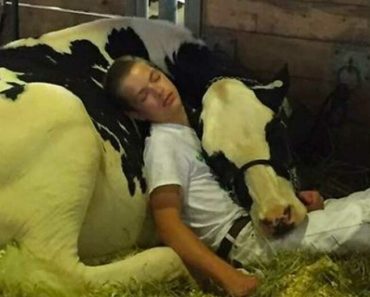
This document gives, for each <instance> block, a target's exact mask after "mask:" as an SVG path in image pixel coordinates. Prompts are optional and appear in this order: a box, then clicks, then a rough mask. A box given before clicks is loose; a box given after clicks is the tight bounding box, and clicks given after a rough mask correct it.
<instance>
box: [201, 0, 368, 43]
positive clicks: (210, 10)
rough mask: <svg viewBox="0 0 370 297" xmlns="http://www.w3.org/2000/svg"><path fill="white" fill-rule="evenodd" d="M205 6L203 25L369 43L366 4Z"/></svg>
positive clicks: (232, 0) (264, 1)
mask: <svg viewBox="0 0 370 297" xmlns="http://www.w3.org/2000/svg"><path fill="white" fill-rule="evenodd" d="M205 7H206V11H205V23H206V25H207V26H214V27H223V28H229V29H236V30H242V31H247V32H258V33H263V34H274V35H280V36H287V37H298V38H304V39H318V40H322V41H338V42H351V43H361V44H364V43H365V44H368V45H370V17H369V16H370V7H360V6H356V5H348V4H346V5H344V4H333V3H332V4H330V3H323V2H314V3H312V2H302V1H290V0H287V1H268V0H258V1H256V0H243V1H239V0H229V1H226V2H225V1H223V0H212V1H209V0H208V1H206V6H205Z"/></svg>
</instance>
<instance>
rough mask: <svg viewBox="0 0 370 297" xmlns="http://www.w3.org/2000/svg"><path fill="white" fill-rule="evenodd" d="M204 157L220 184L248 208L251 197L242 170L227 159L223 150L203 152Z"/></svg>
mask: <svg viewBox="0 0 370 297" xmlns="http://www.w3.org/2000/svg"><path fill="white" fill-rule="evenodd" d="M204 158H205V160H206V162H207V164H209V166H210V168H211V169H212V172H213V173H214V176H215V178H216V180H217V181H218V183H219V184H220V186H221V187H222V188H223V189H224V190H225V191H227V192H228V193H229V194H230V197H232V198H234V199H235V200H236V202H237V203H238V204H239V205H241V206H242V207H244V208H246V209H248V210H249V209H250V207H251V205H252V198H251V197H250V194H249V191H248V188H247V186H246V185H245V181H244V172H243V171H241V170H240V169H239V168H238V167H237V166H236V165H235V164H234V163H233V162H231V161H230V160H229V159H227V158H226V157H225V155H224V153H223V152H217V153H215V154H212V155H211V156H208V155H207V153H206V152H204Z"/></svg>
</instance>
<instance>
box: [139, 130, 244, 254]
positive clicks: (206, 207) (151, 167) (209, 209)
mask: <svg viewBox="0 0 370 297" xmlns="http://www.w3.org/2000/svg"><path fill="white" fill-rule="evenodd" d="M144 162H145V168H146V169H145V173H146V178H147V183H148V188H149V193H151V192H152V191H153V190H154V189H155V188H157V187H159V186H163V185H169V184H176V185H180V186H181V187H182V190H183V201H182V214H181V216H182V220H183V222H184V223H185V224H186V225H187V226H189V227H190V228H191V229H192V230H193V232H194V233H195V234H196V235H197V236H198V237H199V238H200V239H201V240H202V241H203V242H204V243H205V244H206V245H208V246H209V247H211V248H212V249H214V250H216V249H217V247H218V246H219V244H220V242H221V240H222V239H223V238H224V236H225V235H226V233H227V231H228V230H229V229H230V227H231V224H232V222H233V221H234V220H235V219H237V218H238V217H240V216H243V215H246V211H245V210H244V209H243V208H241V207H240V206H238V205H237V204H236V203H235V202H234V201H232V199H231V198H230V197H229V196H228V193H227V192H226V191H225V190H223V189H222V188H221V187H220V185H219V184H218V182H217V181H216V180H215V178H214V176H213V175H212V173H211V172H210V168H209V167H208V165H207V164H206V163H205V161H204V160H203V157H202V155H201V145H200V141H199V139H198V137H197V135H196V133H195V131H194V130H193V129H192V128H190V127H187V126H183V125H178V124H152V127H151V135H150V136H149V137H147V139H146V141H145V150H144Z"/></svg>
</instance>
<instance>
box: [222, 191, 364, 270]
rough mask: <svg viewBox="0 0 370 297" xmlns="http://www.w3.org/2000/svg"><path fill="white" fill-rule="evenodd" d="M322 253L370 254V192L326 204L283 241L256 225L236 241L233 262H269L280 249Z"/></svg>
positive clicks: (231, 255) (231, 254) (311, 214)
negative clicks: (258, 230)
mask: <svg viewBox="0 0 370 297" xmlns="http://www.w3.org/2000/svg"><path fill="white" fill-rule="evenodd" d="M294 249H309V250H313V251H320V252H332V251H336V252H346V251H370V189H367V190H366V191H361V192H356V193H353V194H351V195H349V196H347V197H344V198H340V199H328V200H326V201H325V209H323V210H317V211H313V212H310V213H309V214H308V216H307V218H306V220H305V221H304V222H303V223H302V224H301V225H299V226H298V227H297V228H295V229H294V230H292V231H291V232H290V233H288V234H287V235H285V236H283V237H282V238H279V239H266V238H264V237H262V236H259V235H258V234H257V233H256V232H255V230H254V228H253V225H252V223H249V224H247V225H246V226H245V227H244V228H243V229H242V230H241V232H240V233H239V235H238V236H237V238H236V239H235V242H234V245H233V247H232V249H231V251H230V254H229V257H230V259H231V260H236V261H238V262H240V263H241V264H243V265H247V264H248V263H250V262H254V261H258V260H268V258H269V257H271V256H273V255H274V253H275V252H276V251H278V250H294Z"/></svg>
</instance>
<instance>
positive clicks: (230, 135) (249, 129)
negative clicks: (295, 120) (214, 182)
mask: <svg viewBox="0 0 370 297" xmlns="http://www.w3.org/2000/svg"><path fill="white" fill-rule="evenodd" d="M284 84H285V82H284V81H283V80H275V81H274V82H272V83H271V84H268V85H259V84H257V83H251V84H249V85H250V86H249V87H247V86H246V84H244V83H243V82H242V81H240V80H237V79H230V78H223V79H219V80H217V81H216V82H214V83H212V84H211V85H210V87H209V88H208V89H207V91H206V93H205V95H204V97H203V109H202V113H201V116H200V119H201V123H202V126H203V129H202V135H201V137H202V144H203V149H204V150H205V152H206V155H208V156H207V158H208V160H209V163H210V165H211V167H212V168H213V169H214V170H215V171H216V173H217V174H218V175H219V176H221V179H222V178H225V179H226V180H227V181H226V184H227V182H230V181H231V182H232V183H233V185H232V187H233V188H234V190H236V191H238V185H237V184H238V176H240V177H241V180H242V183H243V187H244V189H245V190H244V193H245V197H242V198H241V199H245V200H247V199H249V197H248V196H250V197H251V198H252V200H253V204H252V219H253V221H254V223H255V225H256V226H258V228H259V229H260V230H261V231H263V233H264V234H267V235H273V236H275V235H279V234H282V233H285V232H286V231H288V230H290V229H292V228H293V227H294V226H296V225H298V224H299V223H300V222H301V221H302V220H303V219H304V217H305V215H306V208H305V207H304V205H303V204H302V203H301V202H300V200H299V199H298V198H297V196H296V194H295V193H296V189H295V188H294V186H293V184H292V182H291V178H290V177H291V175H292V174H291V171H290V165H291V158H290V154H289V148H288V147H287V146H288V143H287V138H286V136H285V131H284V130H285V127H284V125H283V124H282V122H281V121H280V119H279V117H278V116H277V113H278V110H279V108H280V105H281V104H282V102H283V99H284V97H285V93H286V90H285V89H286V87H285V85H284ZM213 165H214V166H213ZM230 172H231V173H230ZM231 175H232V177H231ZM221 183H222V180H221ZM245 186H246V187H245ZM242 192H243V191H242ZM239 196H240V195H239ZM239 199H240V198H239ZM244 202H245V201H244ZM241 203H242V204H243V201H241ZM244 204H245V203H244Z"/></svg>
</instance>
